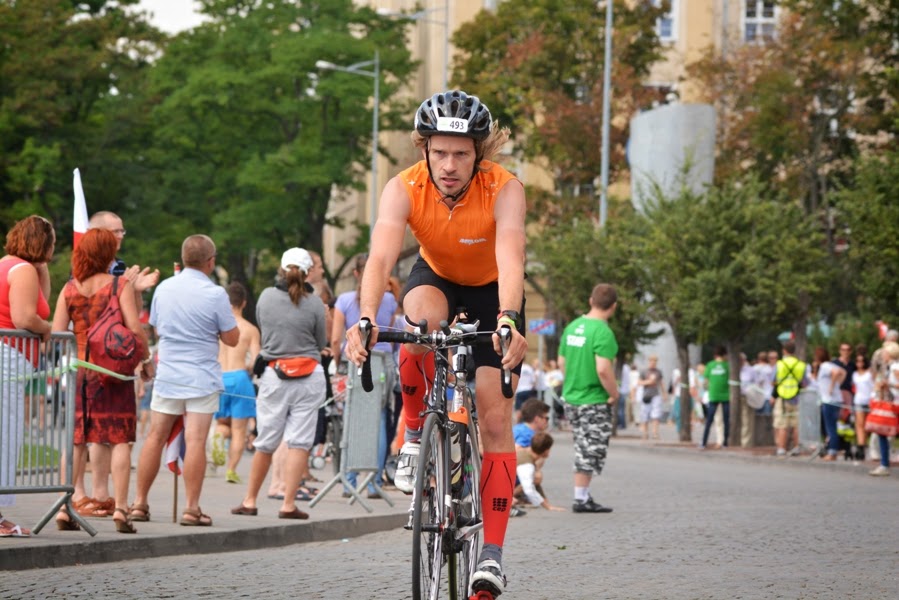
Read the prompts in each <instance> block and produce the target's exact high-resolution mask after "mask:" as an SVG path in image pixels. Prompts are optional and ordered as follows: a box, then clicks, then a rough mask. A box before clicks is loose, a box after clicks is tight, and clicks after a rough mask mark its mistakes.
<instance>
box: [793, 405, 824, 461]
mask: <svg viewBox="0 0 899 600" xmlns="http://www.w3.org/2000/svg"><path fill="white" fill-rule="evenodd" d="M799 447H800V448H803V449H805V450H811V451H812V452H818V451H820V450H821V449H822V448H823V445H822V441H821V403H820V401H819V399H818V392H817V391H815V390H807V389H806V390H800V391H799Z"/></svg>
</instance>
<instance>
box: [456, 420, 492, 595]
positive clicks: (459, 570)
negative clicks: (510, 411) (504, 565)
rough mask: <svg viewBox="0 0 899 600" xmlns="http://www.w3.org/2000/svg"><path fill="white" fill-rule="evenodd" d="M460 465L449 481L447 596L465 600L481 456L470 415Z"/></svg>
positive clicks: (476, 527) (478, 522)
mask: <svg viewBox="0 0 899 600" xmlns="http://www.w3.org/2000/svg"><path fill="white" fill-rule="evenodd" d="M460 443H461V445H462V466H461V472H460V478H459V480H458V481H455V480H454V481H453V482H452V486H453V487H452V497H453V507H454V513H455V527H454V528H452V529H453V535H454V538H455V539H454V548H453V549H454V552H452V553H451V554H449V562H448V565H447V570H448V573H449V583H450V599H451V600H467V599H468V598H469V597H470V596H471V590H470V589H469V586H470V581H471V575H472V574H473V573H474V572H475V570H477V566H478V553H479V551H480V542H481V531H482V530H483V528H484V524H483V521H482V516H481V492H480V487H479V484H480V480H481V456H480V450H479V448H478V438H477V424H476V423H475V421H474V417H472V420H471V421H470V422H469V424H468V427H467V428H466V429H465V431H464V433H463V434H462V435H461V437H460Z"/></svg>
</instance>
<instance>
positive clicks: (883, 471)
mask: <svg viewBox="0 0 899 600" xmlns="http://www.w3.org/2000/svg"><path fill="white" fill-rule="evenodd" d="M889 474H890V470H889V469H888V468H887V467H885V466H883V465H877V467H876V468H874V469H871V470H870V471H868V475H873V476H874V477H887V476H889Z"/></svg>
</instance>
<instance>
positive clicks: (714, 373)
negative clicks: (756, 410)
mask: <svg viewBox="0 0 899 600" xmlns="http://www.w3.org/2000/svg"><path fill="white" fill-rule="evenodd" d="M705 378H706V381H707V382H708V386H709V388H708V389H709V414H708V416H707V417H706V419H705V431H703V433H702V445H701V446H699V448H700V449H701V450H705V446H706V444H707V443H708V441H709V430H710V429H711V428H712V423H713V422H714V421H715V412H716V411H717V410H718V406H721V416H722V417H723V420H724V440H723V442H724V444H723V445H724V446H727V436H728V434H729V433H730V365H729V364H728V362H727V350H725V349H724V346H718V347H717V348H715V359H714V360H712V361H711V362H710V363H708V364H707V365H706V366H705Z"/></svg>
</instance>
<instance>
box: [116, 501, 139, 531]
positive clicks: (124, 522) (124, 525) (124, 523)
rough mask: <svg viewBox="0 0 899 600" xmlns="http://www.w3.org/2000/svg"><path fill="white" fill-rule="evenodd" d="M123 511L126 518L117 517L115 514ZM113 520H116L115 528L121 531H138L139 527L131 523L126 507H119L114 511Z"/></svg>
mask: <svg viewBox="0 0 899 600" xmlns="http://www.w3.org/2000/svg"><path fill="white" fill-rule="evenodd" d="M119 513H121V514H122V516H123V517H125V518H124V519H116V518H115V515H117V514H119ZM112 514H113V517H112V520H113V521H115V530H116V531H118V532H119V533H137V529H136V528H135V527H134V525H132V524H131V517H129V516H128V512H127V511H126V510H125V509H124V508H118V507H116V509H115V510H114V511H113V513H112Z"/></svg>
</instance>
